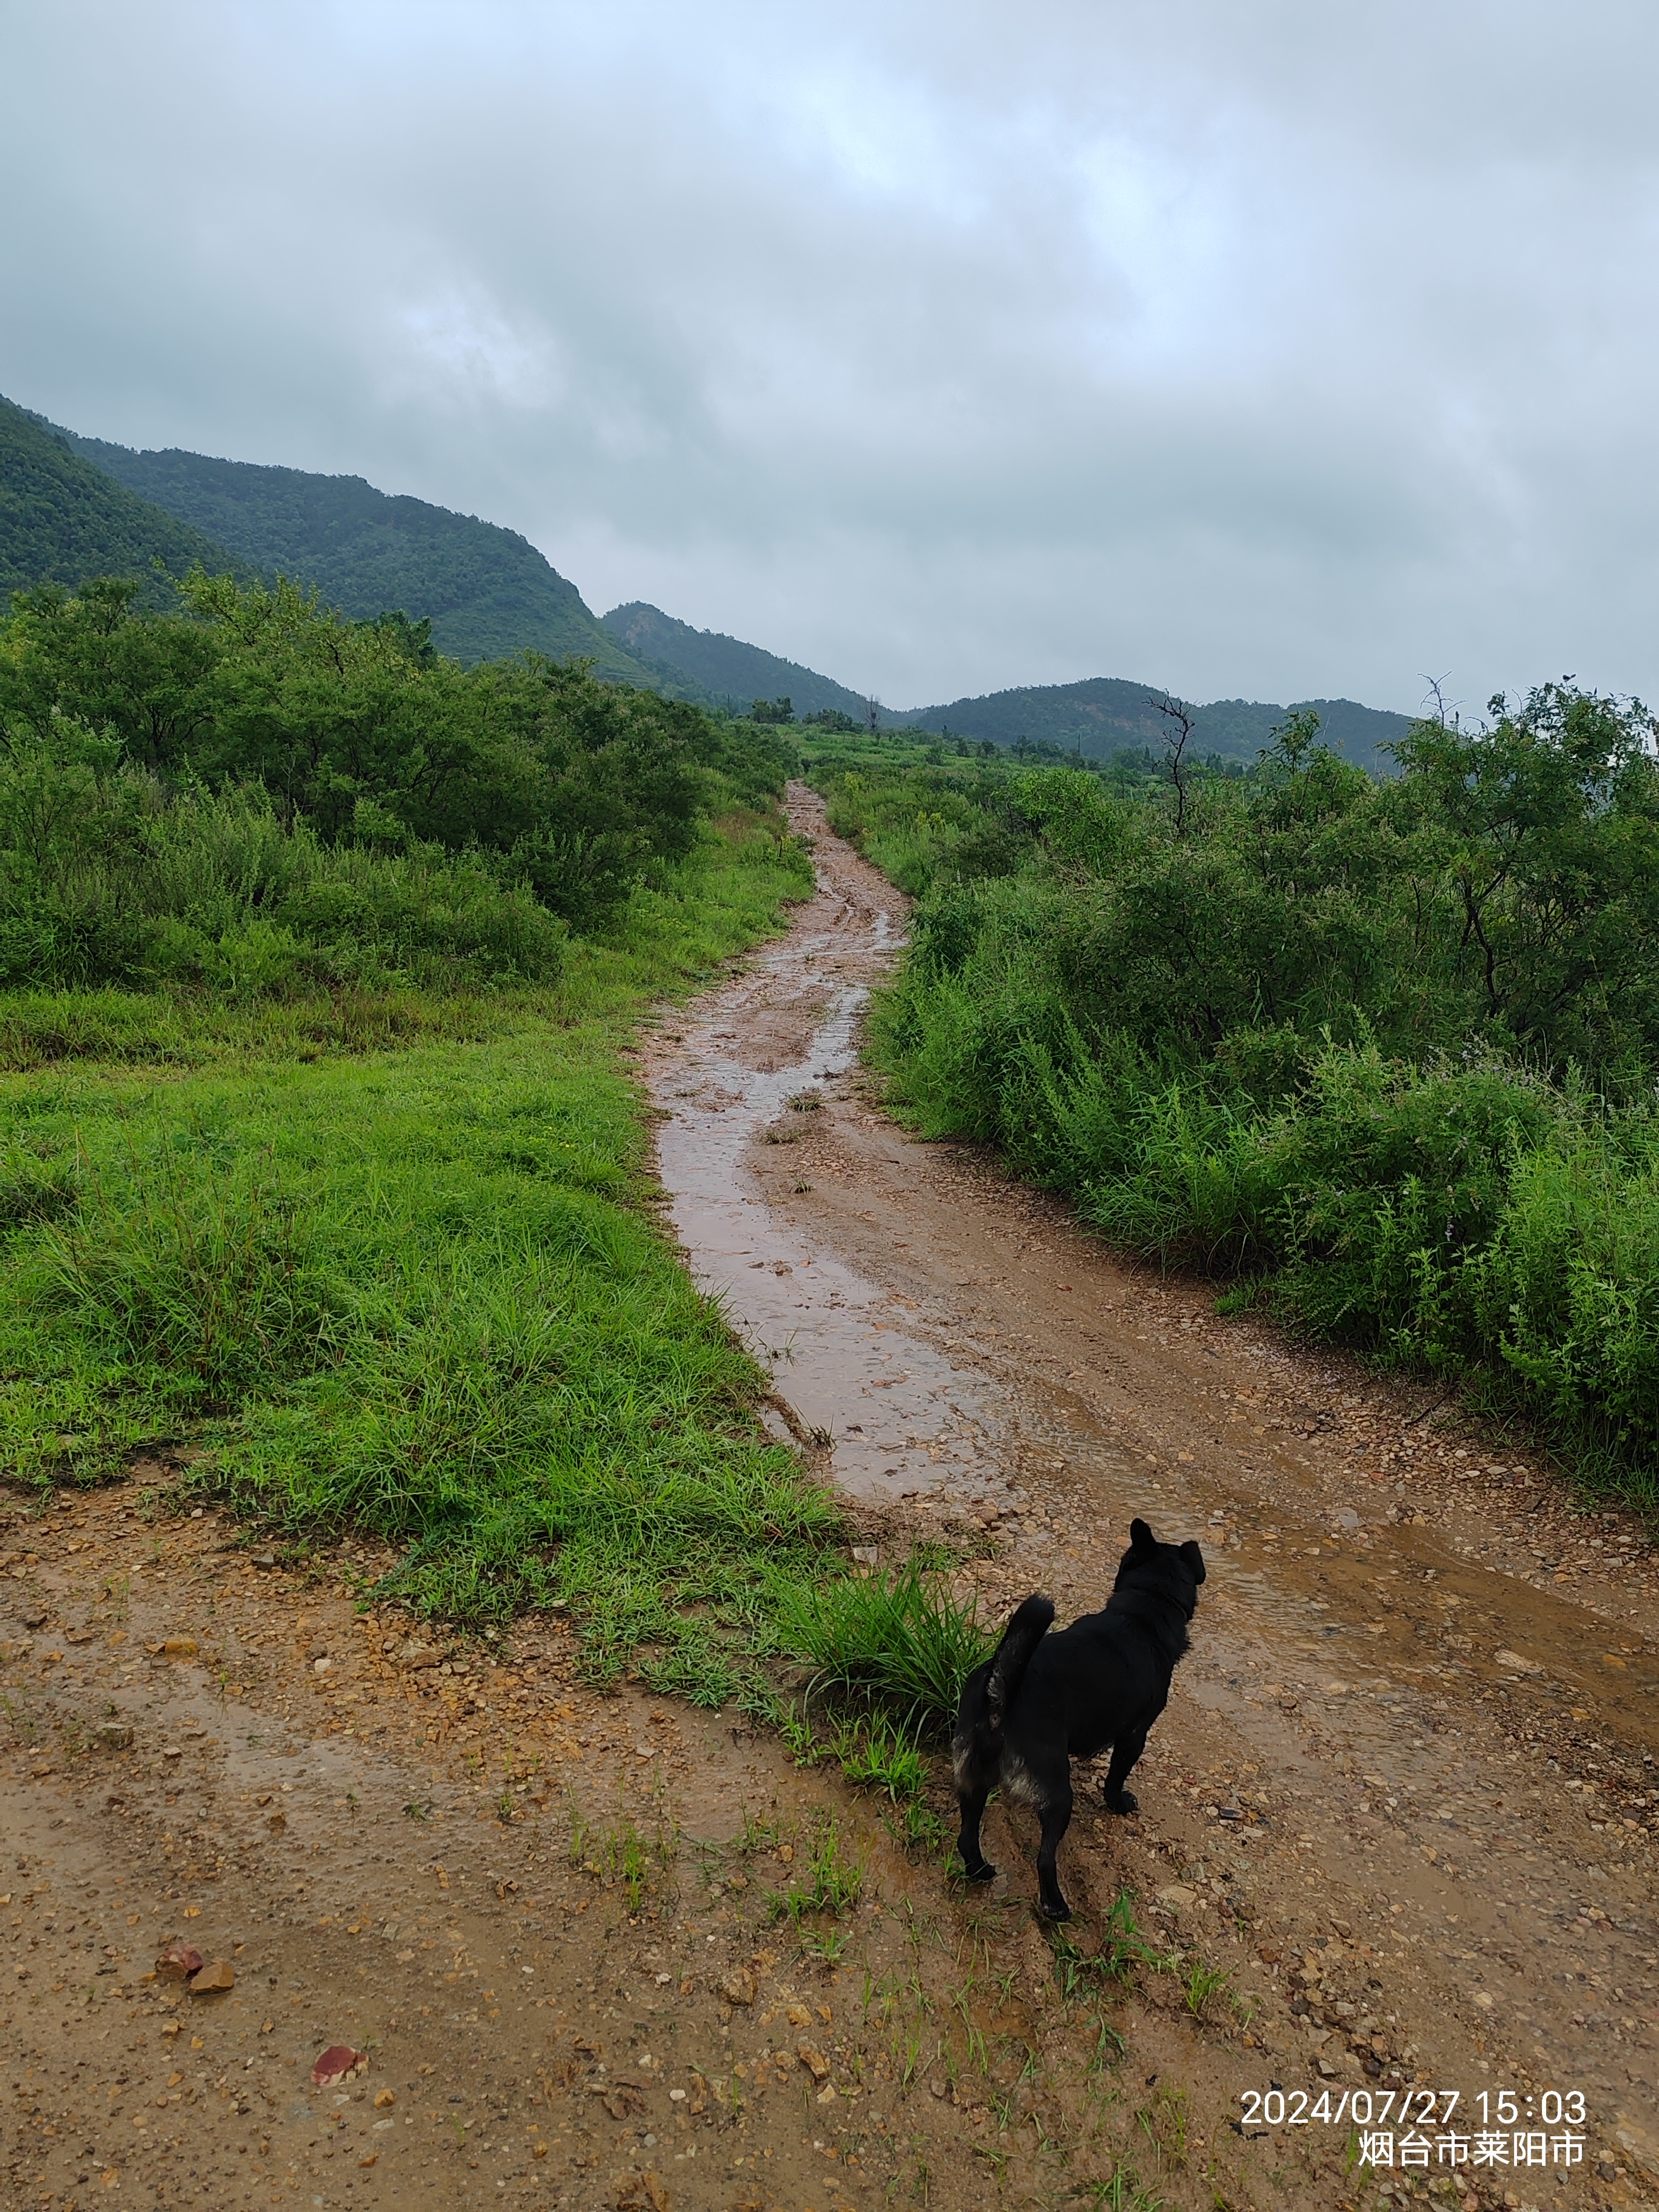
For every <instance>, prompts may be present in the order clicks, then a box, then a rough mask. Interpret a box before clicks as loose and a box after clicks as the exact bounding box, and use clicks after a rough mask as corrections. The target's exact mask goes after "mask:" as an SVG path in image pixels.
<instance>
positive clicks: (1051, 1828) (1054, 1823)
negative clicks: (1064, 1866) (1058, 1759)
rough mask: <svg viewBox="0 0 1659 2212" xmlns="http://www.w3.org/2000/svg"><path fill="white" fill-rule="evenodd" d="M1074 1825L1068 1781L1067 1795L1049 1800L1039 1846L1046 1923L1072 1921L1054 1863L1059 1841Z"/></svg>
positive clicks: (1039, 1892) (1039, 1884)
mask: <svg viewBox="0 0 1659 2212" xmlns="http://www.w3.org/2000/svg"><path fill="white" fill-rule="evenodd" d="M1071 1825H1072V1785H1071V1783H1070V1781H1069V1779H1068V1781H1067V1782H1066V1791H1065V1795H1064V1796H1056V1797H1053V1798H1050V1800H1049V1801H1048V1803H1047V1804H1046V1805H1044V1806H1043V1808H1042V1839H1041V1841H1040V1842H1039V1843H1038V1844H1037V1895H1038V1898H1039V1900H1040V1902H1041V1906H1042V1917H1043V1918H1044V1919H1045V1920H1069V1919H1070V1918H1071V1917H1072V1908H1071V1906H1070V1905H1067V1903H1066V1897H1065V1893H1064V1892H1063V1891H1062V1890H1061V1888H1060V1875H1059V1871H1058V1869H1057V1868H1056V1866H1055V1863H1054V1862H1055V1859H1056V1857H1057V1856H1058V1854H1059V1851H1060V1838H1061V1837H1063V1836H1064V1834H1065V1833H1066V1830H1067V1828H1069V1827H1070V1826H1071Z"/></svg>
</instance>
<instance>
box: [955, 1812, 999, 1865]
mask: <svg viewBox="0 0 1659 2212" xmlns="http://www.w3.org/2000/svg"><path fill="white" fill-rule="evenodd" d="M990 1794H991V1793H990V1791H989V1790H969V1792H968V1794H967V1795H966V1796H963V1797H960V1798H958V1800H957V1802H958V1803H959V1804H960V1805H961V1807H962V1833H961V1834H960V1835H959V1836H958V1837H957V1850H959V1851H960V1852H961V1853H962V1865H963V1872H964V1873H965V1874H966V1875H967V1876H968V1879H969V1881H990V1880H991V1878H992V1876H993V1875H994V1874H995V1873H996V1869H995V1868H994V1866H993V1865H992V1864H991V1862H990V1860H989V1859H987V1857H986V1856H985V1852H984V1849H983V1847H982V1846H981V1843H980V1840H979V1824H980V1822H981V1820H983V1819H984V1818H985V1801H986V1799H987V1797H988V1796H990Z"/></svg>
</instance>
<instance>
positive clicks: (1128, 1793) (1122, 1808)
mask: <svg viewBox="0 0 1659 2212" xmlns="http://www.w3.org/2000/svg"><path fill="white" fill-rule="evenodd" d="M1101 1795H1102V1796H1103V1798H1104V1799H1105V1800H1106V1810H1107V1811H1108V1812H1109V1813H1138V1812H1139V1810H1140V1800H1139V1797H1137V1796H1135V1793H1134V1791H1133V1790H1102V1791H1101Z"/></svg>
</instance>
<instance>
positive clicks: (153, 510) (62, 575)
mask: <svg viewBox="0 0 1659 2212" xmlns="http://www.w3.org/2000/svg"><path fill="white" fill-rule="evenodd" d="M156 562H160V563H161V567H162V568H164V569H165V570H166V572H167V576H169V577H182V576H184V575H185V574H186V573H187V572H188V571H189V569H190V568H191V566H192V564H194V563H196V562H200V563H201V564H202V566H203V567H204V568H217V569H232V570H240V569H241V568H242V564H241V563H240V562H238V561H236V560H235V559H234V557H233V556H231V555H230V554H229V553H228V552H227V551H226V550H225V549H224V548H223V547H222V546H221V545H218V544H215V543H214V542H213V540H212V539H211V538H208V537H206V536H204V534H203V532H201V531H199V530H197V529H193V528H192V527H191V526H190V525H189V524H188V523H185V522H181V521H179V520H178V518H177V517H176V516H175V515H173V514H170V513H167V510H166V509H165V508H164V507H157V506H155V505H154V504H152V503H151V502H150V501H149V500H146V499H143V498H141V497H139V496H138V495H137V493H135V492H133V491H131V490H130V489H127V488H126V487H125V486H124V485H122V484H118V483H113V482H112V480H111V479H110V477H108V476H107V475H106V474H105V472H104V471H102V470H101V469H99V468H95V467H94V466H93V465H92V464H91V463H90V462H88V460H86V459H83V458H82V455H80V454H79V453H76V452H75V450H74V448H73V447H72V446H71V444H70V441H69V440H68V439H67V438H66V437H65V435H64V433H63V432H61V431H59V430H55V429H54V428H52V425H51V424H50V423H49V422H45V421H43V420H42V418H41V417H40V416H38V415H32V414H30V413H29V411H28V410H27V408H22V407H18V406H15V405H14V404H13V403H12V402H11V401H10V400H9V399H3V398H0V610H3V607H4V605H5V601H6V599H7V598H8V597H9V594H10V593H11V592H15V591H19V590H23V589H27V588H28V587H30V586H33V585H36V584H63V585H66V586H70V588H73V587H74V586H76V585H77V584H79V583H81V582H82V581H83V580H85V579H86V578H88V577H89V576H104V575H110V574H118V575H125V576H131V577H134V578H136V579H137V581H138V583H139V585H140V586H141V594H140V595H141V598H142V599H143V602H144V603H145V604H147V605H156V606H159V605H163V604H166V603H169V602H170V601H171V599H172V597H173V593H172V588H171V586H170V585H169V584H168V583H167V581H166V580H164V579H163V578H162V577H161V576H160V575H158V574H156V568H155V564H156Z"/></svg>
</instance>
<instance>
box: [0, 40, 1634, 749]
mask: <svg viewBox="0 0 1659 2212" xmlns="http://www.w3.org/2000/svg"><path fill="white" fill-rule="evenodd" d="M1656 77H1659V11H1656V10H1655V9H1654V8H1653V7H1652V6H1651V4H1646V5H1638V4H1634V0H1632V4H1628V5H1626V4H1616V0H1571V5H1568V4H1565V0H1563V3H1562V4H1551V5H1536V4H1533V5H1529V4H1528V0H1492V4H1475V0H1387V4H1371V3H1370V0H1143V3H1142V4H1124V0H1082V4H1066V0H996V4H980V5H975V4H974V0H939V4H937V5H935V4H918V0H879V4H870V5H866V4H862V0H836V4H834V5H833V6H829V5H820V6H814V7H804V6H793V5H790V4H789V3H788V0H757V4H753V5H744V4H728V0H703V4H698V0H677V4H671V0H587V4H583V5H580V6H577V5H569V4H562V0H545V4H528V0H500V4H490V0H465V5H440V6H422V5H420V4H418V0H397V4H396V5H391V4H387V5H383V6H377V5H371V4H366V0H338V4H335V5H306V4H304V0H280V4H278V0H248V4H240V5H239V4H236V3H235V0H206V4H188V0H142V4H140V0H128V4H122V5H112V4H104V5H98V4H84V0H52V4H50V5H49V6H42V5H41V4H40V0H0V193H3V204H4V205H5V207H6V209H7V211H8V212H7V216H6V220H5V222H4V223H3V225H0V391H3V392H5V393H6V394H7V395H8V396H9V397H10V398H15V399H18V400H21V402H23V403H24V404H26V405H28V406H31V407H34V408H37V409H39V410H41V411H43V412H45V413H46V414H48V415H51V416H53V417H54V418H55V419H57V420H58V421H59V422H67V423H69V424H70V425H72V426H73V427H74V428H77V429H81V430H85V431H88V432H92V433H94V434H95V435H101V436H104V437H109V438H114V439H118V440H120V441H123V442H125V443H128V444H131V445H139V446H164V445H179V446H185V447H192V448H195V449H197V450H198V451H201V452H204V453H223V454H229V455H231V456H233V457H234V458H236V459H244V460H256V461H282V462H287V463H289V464H292V465H295V466H298V467H301V468H307V469H320V470H327V471H341V472H344V473H351V474H356V475H362V476H365V477H368V479H369V480H370V482H371V483H376V484H379V485H380V486H382V487H383V488H384V489H386V490H389V491H409V492H414V493H416V494H418V495H420V496H421V497H422V498H425V499H430V500H435V501H441V503H442V504H444V505H446V506H449V507H460V508H463V509H465V510H467V511H469V512H472V513H478V514H482V515H484V516H487V517H488V518H489V519H490V520H495V521H499V522H503V523H507V524H509V525H511V526H513V528H515V529H518V530H521V531H523V532H525V533H526V535H527V536H528V537H530V538H532V539H533V540H534V542H535V543H536V544H538V545H539V546H540V547H542V549H543V550H544V551H545V552H546V554H547V556H548V557H549V558H550V560H551V561H552V562H553V563H554V565H555V566H556V568H559V569H560V570H562V572H563V573H564V574H566V575H568V576H569V577H571V578H572V579H573V580H574V582H575V583H576V584H577V585H578V586H579V587H580V590H581V592H582V593H583V595H584V597H585V598H586V600H587V602H588V604H589V605H591V606H592V607H593V608H594V610H595V611H603V610H604V609H605V608H607V607H609V606H611V605H614V604H615V603H616V602H617V601H618V600H621V599H650V600H653V601H654V602H655V603H656V604H657V605H659V606H661V607H663V608H665V609H666V610H667V611H669V612H670V613H671V614H676V615H678V616H680V617H682V618H684V620H687V621H690V622H692V623H697V624H699V625H704V626H707V627H708V628H710V629H723V630H729V631H732V632H733V633H735V634H736V635H738V636H741V637H746V638H749V639H751V640H753V641H755V642H757V643H759V644H763V645H766V646H769V647H771V648H772V649H773V650H775V651H777V652H781V653H787V654H789V655H790V656H792V657H793V658H794V659H799V660H804V661H806V662H808V663H809V664H811V665H813V666H815V667H817V668H820V669H823V670H824V671H827V672H829V673H830V674H832V675H835V676H836V677H839V678H841V679H842V681H844V682H847V683H849V684H854V685H857V686H859V687H860V688H861V689H866V690H876V691H878V692H879V694H880V695H881V696H882V697H883V698H884V699H885V700H887V701H888V702H890V703H891V704H894V705H909V704H919V703H921V702H930V701H936V700H947V699H951V698H954V697H956V696H959V695H962V694H963V693H969V692H977V691H981V690H992V689H995V688H999V687H1001V686H1004V685H1007V684H1021V683H1058V682H1066V681H1070V680H1071V679H1073V678H1077V677H1081V676H1089V675H1102V674H1106V675H1126V676H1133V677H1137V678H1145V679H1147V680H1151V681H1156V682H1158V683H1162V684H1167V685H1170V687H1172V688H1174V689H1176V690H1180V691H1182V692H1184V693H1186V694H1187V695H1188V696H1191V697H1195V698H1209V697H1212V696H1218V695H1227V696H1231V695H1243V696H1249V697H1255V698H1267V699H1277V700H1284V699H1288V698H1291V697H1293V696H1311V695H1316V694H1322V693H1330V694H1346V695H1348V696H1352V697H1358V698H1360V699H1364V700H1366V701H1369V702H1371V703H1373V704H1376V705H1380V706H1391V707H1399V708H1407V709H1410V708H1414V707H1415V706H1416V705H1417V703H1418V702H1419V699H1420V697H1421V696H1422V693H1423V689H1424V685H1423V678H1424V676H1425V675H1426V674H1434V675H1436V676H1439V675H1442V674H1449V679H1450V680H1449V692H1450V695H1451V696H1454V697H1455V698H1458V699H1462V700H1464V701H1466V702H1470V703H1471V704H1473V705H1474V706H1477V707H1478V706H1480V704H1482V703H1483V702H1484V701H1485V699H1486V695H1487V694H1488V693H1489V692H1490V691H1492V690H1494V689H1496V688H1498V687H1499V686H1504V687H1508V688H1510V689H1514V688H1517V687H1522V686H1525V685H1526V684H1529V683H1533V682H1536V681H1539V680H1541V679H1542V678H1547V677H1549V676H1553V675H1560V674H1562V673H1565V672H1568V671H1571V672H1575V673H1577V675H1578V676H1579V677H1580V678H1582V679H1583V680H1584V681H1586V682H1593V683H1595V684H1598V685H1600V686H1602V687H1607V688H1613V689H1617V690H1632V689H1633V690H1639V691H1642V692H1644V694H1646V695H1647V696H1649V697H1650V698H1659V625H1656V623H1655V620H1654V599H1655V583H1656V526H1655V520H1654V515H1653V494H1654V488H1655V483H1656V464H1659V405H1656V389H1655V387H1656V376H1655V359H1654V356H1655V347H1656V340H1659V286H1656V246H1659V236H1656V216H1659V173H1656V159H1659V137H1656V133H1655V130H1654V126H1653V122H1652V112H1653V106H1654V101H1655V95H1656V90H1659V85H1656Z"/></svg>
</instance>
